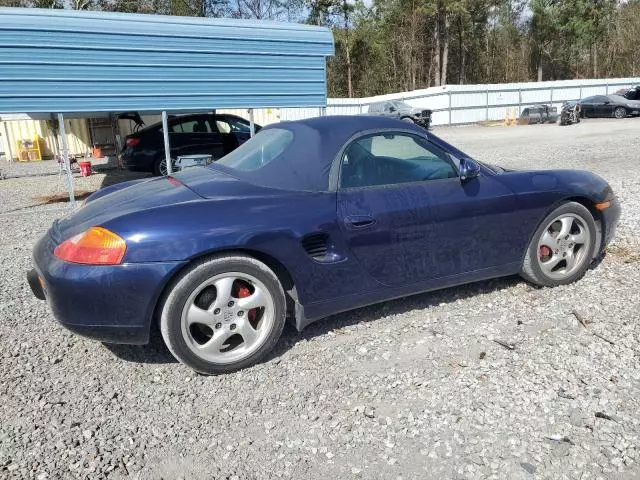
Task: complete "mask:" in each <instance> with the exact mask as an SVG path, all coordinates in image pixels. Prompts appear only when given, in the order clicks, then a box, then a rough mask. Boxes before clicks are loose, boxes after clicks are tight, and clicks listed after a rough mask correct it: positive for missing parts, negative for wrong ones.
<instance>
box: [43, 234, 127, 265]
mask: <svg viewBox="0 0 640 480" xmlns="http://www.w3.org/2000/svg"><path fill="white" fill-rule="evenodd" d="M126 251H127V244H126V242H125V241H124V240H123V239H122V238H121V237H119V236H118V235H116V234H115V233H113V232H111V231H109V230H107V229H106V228H102V227H91V228H90V229H89V230H87V231H85V232H82V233H79V234H78V235H76V236H74V237H71V238H69V239H68V240H65V241H64V242H62V243H61V244H60V245H58V246H57V247H56V248H55V250H54V251H53V254H54V255H55V256H56V257H58V258H59V259H61V260H64V261H65V262H71V263H82V264H85V265H119V264H120V263H122V259H123V258H124V254H125V253H126Z"/></svg>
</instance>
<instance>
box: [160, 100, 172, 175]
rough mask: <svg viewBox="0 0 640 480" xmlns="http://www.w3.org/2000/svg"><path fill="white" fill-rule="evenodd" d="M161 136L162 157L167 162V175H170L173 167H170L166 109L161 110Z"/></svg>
mask: <svg viewBox="0 0 640 480" xmlns="http://www.w3.org/2000/svg"><path fill="white" fill-rule="evenodd" d="M162 136H163V137H164V158H165V161H166V162H167V175H171V174H172V173H173V169H172V168H171V167H172V165H171V147H170V145H169V116H168V115H167V111H166V110H163V111H162Z"/></svg>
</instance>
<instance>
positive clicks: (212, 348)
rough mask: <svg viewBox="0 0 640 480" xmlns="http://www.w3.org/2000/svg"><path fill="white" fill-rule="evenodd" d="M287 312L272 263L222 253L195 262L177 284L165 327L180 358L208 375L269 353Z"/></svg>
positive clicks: (167, 306)
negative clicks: (269, 265)
mask: <svg viewBox="0 0 640 480" xmlns="http://www.w3.org/2000/svg"><path fill="white" fill-rule="evenodd" d="M285 313H286V305H285V297H284V291H283V289H282V286H281V285H280V282H279V281H278V278H277V277H276V275H275V274H274V273H273V272H272V271H271V270H270V269H269V268H268V267H267V266H266V265H264V264H263V263H261V262H259V261H257V260H256V259H254V258H252V257H249V256H244V255H233V256H219V257H214V258H209V259H207V260H203V261H200V262H198V263H195V264H194V265H192V266H191V267H190V268H188V269H187V270H186V271H185V272H184V273H182V275H180V277H179V278H178V279H177V280H176V281H175V282H174V283H173V284H172V286H171V287H170V290H169V292H168V295H167V296H166V299H165V301H164V303H163V305H162V310H161V317H160V330H161V332H162V337H163V338H164V341H165V343H166V345H167V347H168V348H169V350H170V351H171V353H172V354H173V356H174V357H176V358H177V359H178V360H179V361H180V362H182V363H184V364H185V365H187V366H189V367H191V368H192V369H194V370H196V371H197V372H200V373H204V374H218V373H227V372H232V371H235V370H238V369H241V368H245V367H248V366H251V365H253V364H254V363H256V362H258V361H260V360H261V359H262V358H264V356H265V355H266V354H267V353H269V351H270V350H271V349H272V348H273V347H274V346H275V344H276V343H277V341H278V339H279V338H280V334H281V333H282V329H283V327H284V322H285Z"/></svg>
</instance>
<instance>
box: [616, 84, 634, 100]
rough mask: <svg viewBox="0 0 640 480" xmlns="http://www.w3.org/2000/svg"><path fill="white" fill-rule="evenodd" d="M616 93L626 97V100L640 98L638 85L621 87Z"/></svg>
mask: <svg viewBox="0 0 640 480" xmlns="http://www.w3.org/2000/svg"><path fill="white" fill-rule="evenodd" d="M616 95H620V96H621V97H624V98H626V99H627V100H640V85H637V86H635V87H631V88H623V89H621V90H618V91H617V92H616Z"/></svg>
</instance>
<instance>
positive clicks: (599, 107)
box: [580, 94, 640, 118]
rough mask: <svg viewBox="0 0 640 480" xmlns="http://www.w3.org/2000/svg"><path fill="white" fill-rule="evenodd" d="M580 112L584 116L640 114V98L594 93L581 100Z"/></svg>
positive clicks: (616, 116) (621, 116)
mask: <svg viewBox="0 0 640 480" xmlns="http://www.w3.org/2000/svg"><path fill="white" fill-rule="evenodd" d="M580 112H581V116H582V117H583V118H593V117H614V118H625V117H627V116H629V115H640V100H630V99H628V98H625V97H623V96H621V95H615V94H614V95H594V96H592V97H587V98H583V99H582V100H580Z"/></svg>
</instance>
